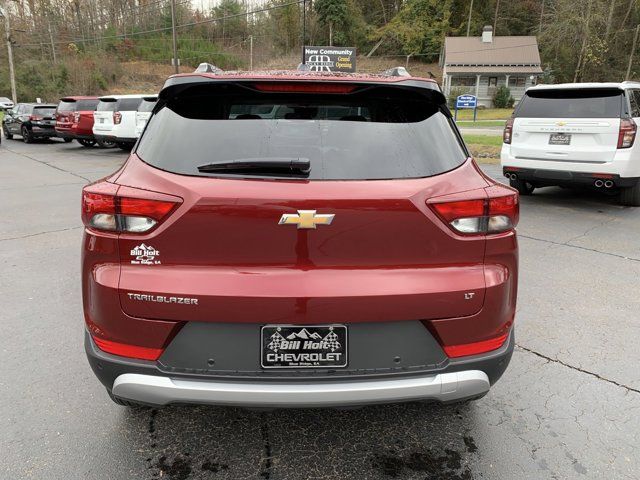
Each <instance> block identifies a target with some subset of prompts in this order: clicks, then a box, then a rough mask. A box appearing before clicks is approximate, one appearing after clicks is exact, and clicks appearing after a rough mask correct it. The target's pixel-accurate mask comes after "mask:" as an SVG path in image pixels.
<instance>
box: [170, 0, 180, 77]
mask: <svg viewBox="0 0 640 480" xmlns="http://www.w3.org/2000/svg"><path fill="white" fill-rule="evenodd" d="M171 31H172V32H173V64H174V66H175V68H176V73H180V67H179V65H178V37H177V34H176V0H171Z"/></svg>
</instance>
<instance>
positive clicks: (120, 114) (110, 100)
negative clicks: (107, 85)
mask: <svg viewBox="0 0 640 480" xmlns="http://www.w3.org/2000/svg"><path fill="white" fill-rule="evenodd" d="M145 96H147V95H109V96H106V97H100V103H99V104H98V107H97V108H96V111H95V112H94V115H93V118H94V123H93V135H94V137H95V138H96V141H97V142H98V145H99V146H101V147H111V146H114V145H116V146H118V147H120V148H122V149H124V150H128V149H130V148H131V147H132V146H133V145H134V144H135V143H136V140H137V138H136V112H137V111H138V107H139V106H140V103H142V98H143V97H145Z"/></svg>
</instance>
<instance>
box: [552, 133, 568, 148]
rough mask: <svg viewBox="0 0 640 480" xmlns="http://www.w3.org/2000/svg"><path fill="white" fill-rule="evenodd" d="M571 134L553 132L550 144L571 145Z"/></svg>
mask: <svg viewBox="0 0 640 480" xmlns="http://www.w3.org/2000/svg"><path fill="white" fill-rule="evenodd" d="M570 143H571V135H570V134H568V133H552V134H551V135H549V145H569V144H570Z"/></svg>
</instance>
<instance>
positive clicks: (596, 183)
mask: <svg viewBox="0 0 640 480" xmlns="http://www.w3.org/2000/svg"><path fill="white" fill-rule="evenodd" d="M593 184H594V185H595V187H596V188H602V187H603V186H604V182H603V181H602V180H599V179H598V180H596V181H595V182H593Z"/></svg>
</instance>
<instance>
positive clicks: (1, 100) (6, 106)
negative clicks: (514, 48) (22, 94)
mask: <svg viewBox="0 0 640 480" xmlns="http://www.w3.org/2000/svg"><path fill="white" fill-rule="evenodd" d="M13 106H14V105H13V102H12V101H11V99H10V98H7V97H0V110H5V111H6V110H11V109H12V108H13Z"/></svg>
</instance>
